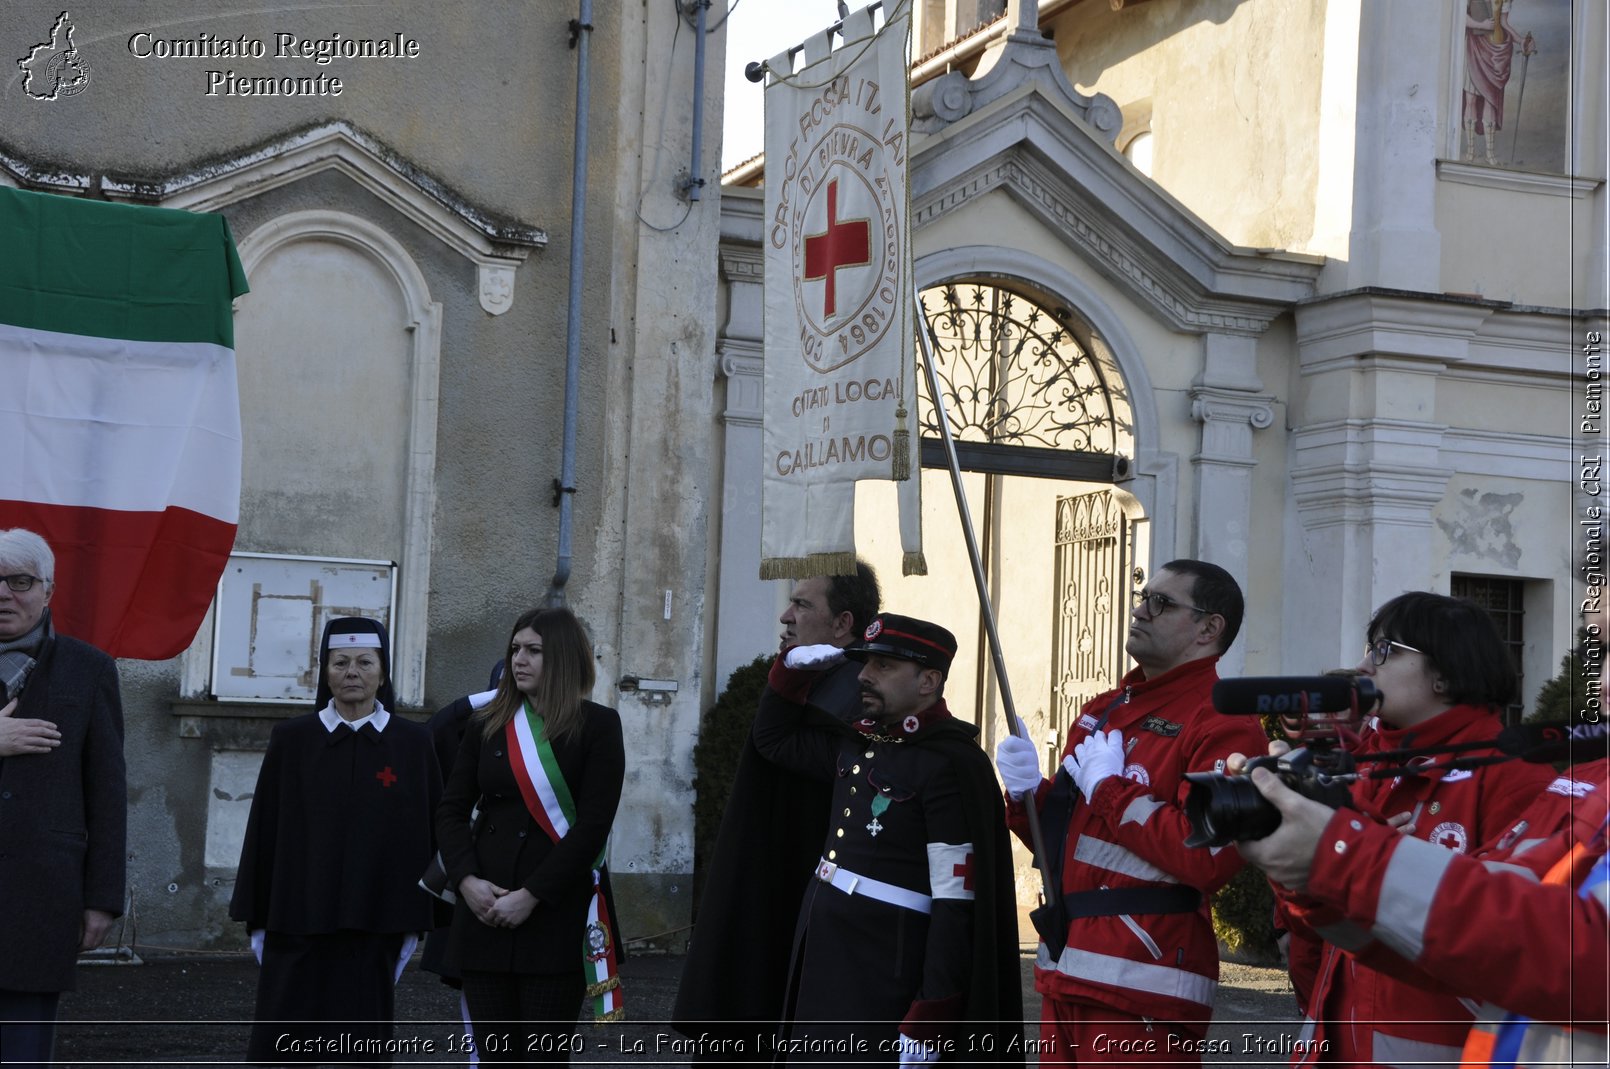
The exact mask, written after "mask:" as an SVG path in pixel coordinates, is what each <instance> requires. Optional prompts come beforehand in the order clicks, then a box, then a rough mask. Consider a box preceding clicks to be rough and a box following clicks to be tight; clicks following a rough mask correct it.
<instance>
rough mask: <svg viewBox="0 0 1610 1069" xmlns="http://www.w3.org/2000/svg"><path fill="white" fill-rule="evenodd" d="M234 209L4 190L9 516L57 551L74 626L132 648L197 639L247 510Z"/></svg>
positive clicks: (1, 437)
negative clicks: (223, 212)
mask: <svg viewBox="0 0 1610 1069" xmlns="http://www.w3.org/2000/svg"><path fill="white" fill-rule="evenodd" d="M245 292H246V277H245V272H244V271H242V270H241V266H240V259H239V257H237V256H236V254H235V245H234V241H233V240H232V239H231V238H230V236H229V226H228V224H227V223H226V222H225V220H224V219H223V217H222V216H217V215H197V214H192V213H190V212H182V211H173V210H170V209H166V208H145V207H135V206H131V205H124V204H107V203H103V202H100V201H89V200H80V199H77V198H73V197H63V196H56V195H54V194H48V193H29V192H24V191H21V190H15V189H0V528H7V527H26V528H29V529H30V530H33V531H35V532H37V533H38V534H40V535H42V536H43V537H44V538H45V540H46V541H47V542H49V543H50V545H51V548H52V549H53V550H54V551H55V553H56V588H55V592H54V594H53V595H52V597H51V602H50V605H51V613H52V617H53V619H54V620H55V624H56V628H57V630H59V631H60V632H62V633H63V634H69V635H73V636H74V637H76V638H81V639H83V640H85V641H86V642H90V643H93V644H94V645H96V646H99V647H100V648H101V649H103V650H105V651H107V652H108V653H110V654H112V655H113V656H116V657H139V658H145V659H148V660H158V659H162V658H166V657H173V656H175V655H177V654H178V653H180V652H181V651H183V650H184V648H185V647H186V646H188V645H189V644H190V641H191V639H193V638H194V637H195V633H196V629H197V628H198V627H199V626H200V624H201V620H202V617H203V616H204V615H205V614H206V611H207V605H208V604H209V603H210V602H211V600H212V596H213V592H214V589H215V587H216V586H217V583H218V576H219V575H220V574H221V573H222V571H223V568H224V565H225V563H226V562H227V561H228V559H229V551H230V548H231V547H232V546H233V545H234V542H235V527H236V524H237V522H238V520H239V516H240V401H239V398H238V395H237V393H236V389H235V352H234V344H235V335H234V323H233V320H232V318H231V316H232V311H231V307H230V302H231V301H232V300H233V299H234V298H235V297H237V296H239V295H240V294H242V293H245Z"/></svg>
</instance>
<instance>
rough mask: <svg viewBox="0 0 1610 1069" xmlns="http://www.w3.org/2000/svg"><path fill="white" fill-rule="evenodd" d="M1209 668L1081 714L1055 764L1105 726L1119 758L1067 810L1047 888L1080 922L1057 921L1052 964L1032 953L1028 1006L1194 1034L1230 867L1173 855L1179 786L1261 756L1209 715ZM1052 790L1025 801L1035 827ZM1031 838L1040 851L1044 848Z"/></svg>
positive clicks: (1241, 731) (1111, 696) (1249, 721)
mask: <svg viewBox="0 0 1610 1069" xmlns="http://www.w3.org/2000/svg"><path fill="white" fill-rule="evenodd" d="M1217 664H1218V658H1217V657H1213V658H1204V659H1201V660H1195V661H1191V662H1190V663H1188V664H1184V665H1181V666H1180V667H1179V668H1176V669H1174V670H1173V671H1170V672H1166V673H1164V674H1163V675H1160V676H1158V677H1157V678H1155V679H1143V678H1141V674H1140V671H1139V669H1136V670H1134V671H1132V672H1130V673H1129V674H1128V675H1126V676H1125V677H1124V678H1123V681H1122V682H1123V685H1122V686H1121V687H1119V688H1118V689H1116V690H1113V691H1109V692H1108V693H1106V694H1102V695H1099V696H1097V697H1095V698H1093V699H1091V700H1090V701H1089V702H1088V703H1086V704H1085V706H1084V709H1083V711H1082V713H1081V715H1080V717H1079V720H1078V722H1077V723H1076V724H1075V725H1074V726H1073V728H1072V730H1070V731H1069V732H1068V739H1067V745H1066V747H1065V748H1064V751H1063V753H1064V755H1066V754H1068V753H1071V752H1072V751H1073V748H1074V747H1075V746H1077V745H1078V744H1079V743H1080V742H1082V741H1083V740H1084V739H1085V738H1087V737H1088V736H1089V734H1090V732H1091V730H1092V729H1093V728H1095V727H1096V725H1097V724H1098V723H1100V722H1101V719H1102V717H1103V716H1104V715H1105V716H1106V718H1107V719H1106V724H1105V726H1104V730H1112V729H1114V728H1116V729H1118V730H1119V731H1121V732H1123V737H1124V746H1125V749H1126V752H1127V757H1126V759H1125V767H1124V775H1123V776H1122V777H1117V776H1113V777H1110V778H1108V779H1106V780H1104V781H1102V783H1101V784H1100V785H1099V786H1098V787H1097V788H1096V791H1095V797H1093V798H1089V799H1085V798H1075V799H1074V801H1073V806H1072V810H1071V813H1070V817H1069V820H1068V826H1067V832H1066V835H1065V836H1064V837H1063V846H1062V851H1061V887H1062V890H1063V892H1064V901H1065V902H1076V903H1078V905H1077V907H1076V908H1075V910H1074V912H1076V913H1077V912H1086V913H1090V912H1091V911H1094V912H1093V914H1092V915H1085V916H1075V917H1074V918H1073V919H1072V920H1070V921H1069V923H1068V937H1067V945H1066V946H1065V947H1064V948H1063V950H1062V951H1061V953H1060V954H1058V955H1056V956H1055V957H1053V956H1052V954H1051V952H1050V949H1049V948H1048V947H1046V945H1045V944H1044V943H1042V944H1041V945H1040V949H1039V956H1038V958H1037V960H1036V962H1035V969H1034V986H1035V989H1036V990H1038V991H1039V992H1040V994H1041V995H1042V996H1044V997H1046V998H1053V999H1063V1000H1067V1001H1070V1002H1080V1003H1086V1004H1091V1005H1096V1006H1102V1007H1106V1008H1109V1009H1112V1010H1116V1011H1118V1012H1120V1013H1125V1014H1130V1015H1133V1016H1136V1017H1155V1018H1162V1019H1164V1020H1170V1021H1178V1022H1180V1023H1181V1024H1182V1025H1183V1026H1184V1027H1185V1028H1186V1029H1187V1030H1188V1031H1190V1032H1192V1033H1193V1034H1195V1035H1202V1034H1204V1033H1206V1031H1207V1025H1208V1020H1209V1018H1210V1017H1211V1016H1212V1013H1213V997H1214V993H1215V991H1216V990H1217V988H1218V980H1219V946H1218V941H1217V939H1216V938H1215V937H1214V935H1213V923H1212V919H1211V916H1210V913H1209V903H1208V896H1209V895H1211V894H1212V893H1213V892H1214V891H1216V890H1218V889H1219V888H1220V887H1222V886H1223V885H1224V884H1225V883H1226V882H1227V881H1228V880H1229V879H1230V877H1231V876H1233V875H1235V873H1236V870H1237V869H1239V868H1240V867H1241V865H1242V861H1241V855H1240V854H1238V853H1236V851H1235V850H1234V849H1233V848H1231V847H1224V848H1222V849H1217V850H1211V849H1190V848H1187V847H1186V846H1185V845H1184V841H1185V837H1186V836H1187V835H1189V834H1190V825H1189V823H1188V822H1187V820H1186V818H1185V807H1184V803H1185V796H1186V794H1187V793H1188V789H1189V786H1190V785H1189V784H1188V783H1187V782H1186V780H1185V774H1186V773H1187V772H1213V771H1219V772H1222V771H1224V761H1225V759H1226V758H1228V757H1229V756H1230V754H1232V753H1237V752H1239V753H1245V754H1261V753H1263V752H1264V751H1265V750H1266V749H1267V747H1268V741H1267V740H1266V739H1265V738H1264V734H1263V730H1262V728H1261V727H1260V726H1259V724H1258V721H1257V719H1256V718H1255V717H1245V716H1225V715H1222V714H1220V713H1217V712H1215V711H1214V709H1213V704H1212V701H1211V699H1210V695H1211V692H1212V689H1213V684H1214V683H1215V682H1216V681H1217V680H1218V678H1219V675H1218V671H1217V667H1216V666H1217ZM1109 710H1110V712H1109ZM1059 776H1063V777H1065V776H1066V773H1059ZM1053 782H1054V781H1047V782H1045V783H1043V784H1041V787H1040V790H1039V793H1038V794H1037V795H1036V804H1037V805H1038V806H1039V808H1040V810H1041V812H1042V813H1044V812H1046V811H1047V808H1048V807H1047V800H1048V797H1049V796H1050V794H1051V790H1052V786H1053ZM1009 803H1010V804H1009V807H1008V812H1007V823H1008V825H1009V826H1010V827H1011V828H1012V830H1013V831H1014V832H1016V833H1017V834H1018V836H1019V838H1022V839H1023V840H1024V841H1025V842H1027V819H1026V815H1025V813H1024V811H1023V808H1022V806H1021V805H1019V804H1017V803H1016V802H1015V801H1013V800H1010V799H1009ZM1044 831H1045V834H1046V836H1047V838H1048V839H1050V838H1052V837H1053V836H1055V835H1056V832H1055V831H1054V830H1053V829H1051V828H1049V827H1047V828H1045V829H1044ZM1190 889H1195V890H1196V891H1198V892H1200V895H1199V896H1195V895H1191V894H1190V893H1189V892H1190ZM1092 892H1100V893H1101V894H1099V895H1096V894H1092ZM1114 892H1117V893H1114ZM1137 892H1138V893H1137ZM1182 892H1183V894H1182ZM1170 898H1178V899H1181V900H1182V901H1183V900H1185V899H1189V900H1190V901H1191V902H1194V905H1189V906H1186V907H1184V911H1181V912H1154V911H1153V909H1152V908H1151V907H1152V906H1155V905H1158V904H1166V903H1167V902H1168V901H1169V899H1170ZM1137 903H1138V905H1137Z"/></svg>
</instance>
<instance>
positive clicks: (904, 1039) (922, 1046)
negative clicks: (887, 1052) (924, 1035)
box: [898, 1032, 939, 1065]
mask: <svg viewBox="0 0 1610 1069" xmlns="http://www.w3.org/2000/svg"><path fill="white" fill-rule="evenodd" d="M898 1049H899V1051H900V1064H901V1065H928V1064H931V1063H933V1062H937V1061H938V1060H939V1047H938V1045H937V1044H933V1043H924V1042H923V1041H922V1040H920V1039H912V1038H911V1037H910V1036H908V1035H906V1034H905V1033H904V1032H902V1033H900V1046H899V1048H898Z"/></svg>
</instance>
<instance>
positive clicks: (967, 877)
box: [950, 854, 973, 891]
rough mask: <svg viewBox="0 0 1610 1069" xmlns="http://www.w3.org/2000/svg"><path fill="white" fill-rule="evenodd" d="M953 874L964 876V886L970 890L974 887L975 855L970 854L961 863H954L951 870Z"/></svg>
mask: <svg viewBox="0 0 1610 1069" xmlns="http://www.w3.org/2000/svg"><path fill="white" fill-rule="evenodd" d="M950 874H951V875H952V876H960V877H961V878H962V887H963V888H964V889H966V890H968V891H971V890H972V889H973V855H972V854H968V855H967V860H966V861H963V862H962V863H961V864H960V865H953V866H952V867H951V870H950Z"/></svg>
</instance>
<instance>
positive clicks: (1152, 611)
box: [1135, 590, 1211, 618]
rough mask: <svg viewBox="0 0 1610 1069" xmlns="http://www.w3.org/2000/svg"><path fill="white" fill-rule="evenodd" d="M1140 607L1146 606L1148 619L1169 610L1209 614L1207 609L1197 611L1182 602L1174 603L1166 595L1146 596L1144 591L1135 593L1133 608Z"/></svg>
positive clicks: (1192, 606)
mask: <svg viewBox="0 0 1610 1069" xmlns="http://www.w3.org/2000/svg"><path fill="white" fill-rule="evenodd" d="M1142 605H1144V606H1146V615H1147V617H1148V618H1153V617H1158V616H1161V615H1163V614H1164V613H1165V612H1167V611H1168V610H1170V609H1190V610H1191V611H1192V612H1194V613H1200V614H1204V615H1205V614H1207V613H1209V612H1211V610H1209V609H1199V608H1197V607H1196V606H1195V605H1187V604H1185V602H1183V601H1175V600H1174V599H1173V598H1171V597H1169V596H1168V595H1167V594H1148V593H1147V592H1146V591H1144V590H1137V591H1135V607H1136V608H1137V609H1138V608H1140V607H1141V606H1142Z"/></svg>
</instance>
